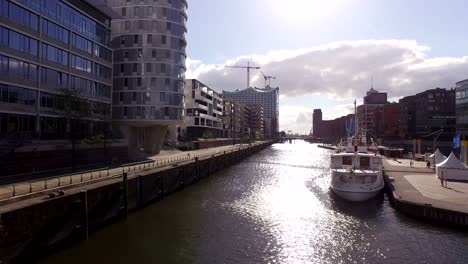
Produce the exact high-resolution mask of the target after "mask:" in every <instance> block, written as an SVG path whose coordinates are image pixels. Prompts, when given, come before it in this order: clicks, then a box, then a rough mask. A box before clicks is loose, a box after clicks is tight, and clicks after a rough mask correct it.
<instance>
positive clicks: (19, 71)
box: [0, 55, 37, 81]
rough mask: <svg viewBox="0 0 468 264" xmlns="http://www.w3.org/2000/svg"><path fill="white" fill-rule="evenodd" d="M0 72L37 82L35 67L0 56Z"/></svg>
mask: <svg viewBox="0 0 468 264" xmlns="http://www.w3.org/2000/svg"><path fill="white" fill-rule="evenodd" d="M0 72H1V73H3V74H8V75H11V76H16V77H19V78H22V79H25V80H30V81H37V65H35V64H31V63H28V62H25V61H22V60H17V59H13V58H9V57H6V56H2V55H0Z"/></svg>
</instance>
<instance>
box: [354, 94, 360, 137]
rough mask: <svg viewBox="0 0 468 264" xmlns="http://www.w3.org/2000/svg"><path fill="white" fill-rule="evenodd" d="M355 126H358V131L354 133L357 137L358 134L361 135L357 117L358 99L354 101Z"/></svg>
mask: <svg viewBox="0 0 468 264" xmlns="http://www.w3.org/2000/svg"><path fill="white" fill-rule="evenodd" d="M354 124H355V126H356V131H354V135H355V136H357V134H358V133H359V123H358V116H357V106H356V99H354Z"/></svg>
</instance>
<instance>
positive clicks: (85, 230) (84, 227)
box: [80, 190, 89, 240]
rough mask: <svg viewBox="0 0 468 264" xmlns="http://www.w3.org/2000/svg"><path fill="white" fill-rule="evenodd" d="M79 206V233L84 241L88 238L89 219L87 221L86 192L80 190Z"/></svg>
mask: <svg viewBox="0 0 468 264" xmlns="http://www.w3.org/2000/svg"><path fill="white" fill-rule="evenodd" d="M80 204H81V231H82V235H83V239H84V240H88V238H89V219H88V192H87V191H86V190H82V191H81V192H80Z"/></svg>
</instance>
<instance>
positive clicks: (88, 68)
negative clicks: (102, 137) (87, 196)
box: [0, 0, 116, 140]
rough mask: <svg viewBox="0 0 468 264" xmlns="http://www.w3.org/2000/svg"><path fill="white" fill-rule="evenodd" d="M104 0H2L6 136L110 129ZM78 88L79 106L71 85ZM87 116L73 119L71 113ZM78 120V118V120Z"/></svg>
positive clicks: (0, 89) (0, 86) (1, 109)
mask: <svg viewBox="0 0 468 264" xmlns="http://www.w3.org/2000/svg"><path fill="white" fill-rule="evenodd" d="M102 3H103V1H102V0H97V1H91V0H90V1H79V0H16V1H9V0H0V137H1V139H8V140H11V139H19V138H25V137H27V138H31V139H41V140H44V139H66V138H67V137H68V136H67V131H68V132H69V130H70V129H72V130H74V131H76V132H77V134H78V135H77V136H78V137H87V136H91V135H96V134H99V133H104V131H105V130H108V127H109V121H110V114H111V105H110V104H111V93H112V50H111V47H110V40H111V35H110V21H111V19H112V18H115V17H116V14H115V13H113V12H112V10H111V9H110V8H108V7H106V6H105V5H103V4H102ZM70 90H74V91H76V92H74V93H73V96H74V98H75V99H74V100H73V101H74V102H79V103H75V104H73V105H69V104H67V102H68V100H67V99H66V98H69V97H67V96H64V94H67V92H66V91H70ZM77 112H79V113H80V116H79V118H78V117H77V116H74V118H70V114H71V113H77ZM70 120H72V121H70Z"/></svg>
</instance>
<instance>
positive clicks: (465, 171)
mask: <svg viewBox="0 0 468 264" xmlns="http://www.w3.org/2000/svg"><path fill="white" fill-rule="evenodd" d="M436 175H437V177H438V178H444V179H447V180H458V181H460V180H461V181H463V180H464V181H468V166H467V165H465V164H464V163H463V162H461V161H460V160H459V159H457V157H456V156H455V154H453V152H452V153H450V156H449V157H448V158H447V159H445V160H444V161H442V162H441V163H438V164H437V165H436Z"/></svg>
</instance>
